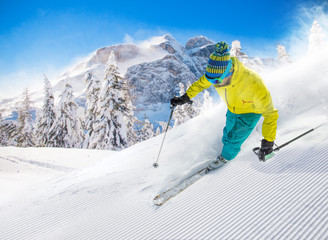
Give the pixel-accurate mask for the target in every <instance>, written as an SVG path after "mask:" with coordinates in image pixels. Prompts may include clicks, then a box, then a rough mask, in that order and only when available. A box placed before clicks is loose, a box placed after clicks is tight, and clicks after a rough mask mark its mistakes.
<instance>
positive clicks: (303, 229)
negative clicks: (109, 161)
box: [0, 140, 328, 239]
mask: <svg viewBox="0 0 328 240" xmlns="http://www.w3.org/2000/svg"><path fill="white" fill-rule="evenodd" d="M327 143H328V141H327V140H326V141H325V142H323V143H321V144H317V145H316V146H307V147H304V145H302V144H294V145H293V146H291V147H290V148H288V149H287V148H286V150H285V151H281V152H279V153H278V154H277V156H276V157H275V158H274V159H272V160H271V161H268V162H266V163H258V162H254V156H253V153H251V152H249V153H243V154H242V156H241V157H240V158H239V159H238V160H237V159H236V160H234V161H231V162H229V163H228V164H227V165H226V166H225V167H224V168H222V169H219V170H217V171H215V172H213V173H210V174H208V175H206V176H205V177H203V178H202V179H200V180H199V181H197V183H195V184H194V185H192V186H190V187H189V188H188V189H187V190H185V191H183V192H182V193H180V194H179V195H178V196H177V197H175V198H173V199H170V200H169V201H168V202H167V203H166V204H165V205H163V206H161V207H156V206H154V205H153V204H152V202H151V201H152V197H154V196H150V195H149V196H148V193H147V191H146V193H145V195H147V196H143V195H141V194H140V186H138V181H139V180H137V181H136V183H135V185H131V186H128V185H125V186H124V184H123V185H122V184H112V183H113V182H115V174H114V175H108V176H104V177H101V178H100V179H94V180H91V181H88V182H82V183H78V184H76V185H74V186H71V187H70V188H69V189H68V190H67V191H64V192H61V193H60V194H56V195H54V196H52V197H49V198H46V199H43V200H40V201H38V202H34V203H33V204H32V205H24V204H21V205H18V206H16V205H12V206H11V207H8V206H7V207H6V208H2V209H0V214H1V216H2V217H1V220H0V238H1V239H327V238H328V230H327V226H328V224H327V213H328V211H327V197H328V191H327V172H328V166H327V164H326V160H327V155H328V149H327V148H326V146H327ZM246 159H251V160H253V161H248V160H246ZM141 196H142V197H141ZM195 222H197V224H195Z"/></svg>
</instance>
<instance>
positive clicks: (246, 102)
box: [242, 100, 254, 106]
mask: <svg viewBox="0 0 328 240" xmlns="http://www.w3.org/2000/svg"><path fill="white" fill-rule="evenodd" d="M242 101H243V106H244V104H245V103H254V101H245V100H242Z"/></svg>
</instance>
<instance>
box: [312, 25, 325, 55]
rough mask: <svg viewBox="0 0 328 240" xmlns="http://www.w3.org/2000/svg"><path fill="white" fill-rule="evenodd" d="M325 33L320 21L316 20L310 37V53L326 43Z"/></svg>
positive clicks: (318, 49)
mask: <svg viewBox="0 0 328 240" xmlns="http://www.w3.org/2000/svg"><path fill="white" fill-rule="evenodd" d="M324 38H325V35H324V33H323V32H322V27H321V26H320V24H319V22H318V21H317V20H315V21H314V22H313V24H312V28H311V34H310V37H309V51H310V53H314V52H318V51H320V50H321V49H322V47H324V45H325V39H324Z"/></svg>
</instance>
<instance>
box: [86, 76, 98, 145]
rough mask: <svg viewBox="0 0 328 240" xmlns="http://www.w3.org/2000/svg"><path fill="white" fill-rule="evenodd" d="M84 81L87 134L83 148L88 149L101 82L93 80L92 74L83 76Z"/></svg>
mask: <svg viewBox="0 0 328 240" xmlns="http://www.w3.org/2000/svg"><path fill="white" fill-rule="evenodd" d="M84 81H85V82H86V83H87V89H86V92H85V95H86V98H87V101H86V110H85V130H86V131H87V132H86V137H85V140H84V143H83V147H84V148H89V144H90V137H91V135H92V134H93V132H94V129H95V126H94V125H95V123H96V118H97V102H98V100H99V94H100V90H101V81H100V80H99V79H97V78H95V77H94V75H93V74H92V72H88V73H87V74H86V75H85V77H84Z"/></svg>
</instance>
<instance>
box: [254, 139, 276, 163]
mask: <svg viewBox="0 0 328 240" xmlns="http://www.w3.org/2000/svg"><path fill="white" fill-rule="evenodd" d="M273 145H274V142H269V141H267V140H265V139H262V142H261V148H260V150H259V153H258V156H259V159H260V161H263V162H265V157H266V156H267V155H269V154H270V153H272V152H273Z"/></svg>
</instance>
